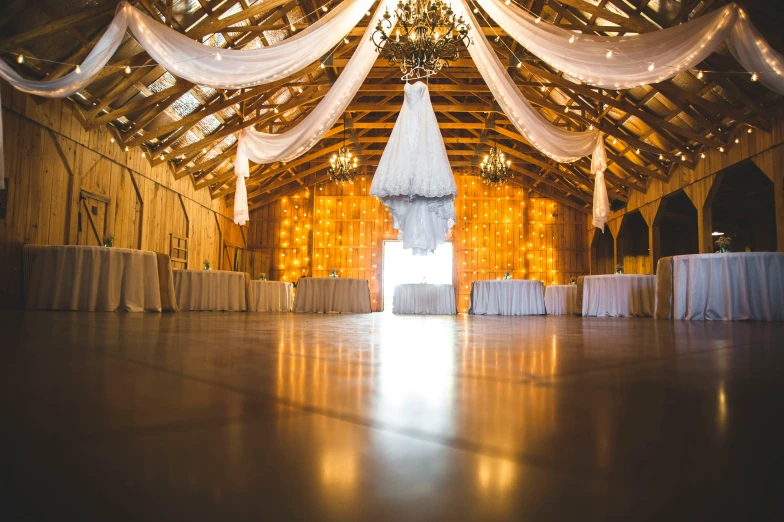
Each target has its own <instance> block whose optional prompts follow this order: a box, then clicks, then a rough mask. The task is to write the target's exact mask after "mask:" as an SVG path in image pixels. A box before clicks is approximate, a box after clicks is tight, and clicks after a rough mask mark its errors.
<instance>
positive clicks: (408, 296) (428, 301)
mask: <svg viewBox="0 0 784 522" xmlns="http://www.w3.org/2000/svg"><path fill="white" fill-rule="evenodd" d="M392 313H393V314H433V315H454V314H456V313H457V306H456V304H455V287H453V286H452V285H431V284H422V283H413V284H404V285H397V286H396V287H395V293H394V294H393V296H392Z"/></svg>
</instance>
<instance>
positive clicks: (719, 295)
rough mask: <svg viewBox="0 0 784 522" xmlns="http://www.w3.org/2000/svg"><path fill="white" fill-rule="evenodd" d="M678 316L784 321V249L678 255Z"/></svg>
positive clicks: (674, 296)
mask: <svg viewBox="0 0 784 522" xmlns="http://www.w3.org/2000/svg"><path fill="white" fill-rule="evenodd" d="M671 264H672V318H673V319H680V320H684V319H685V320H693V321H702V320H709V321H710V320H715V321H739V320H754V321H784V253H776V252H754V253H745V252H741V253H732V254H697V255H688V256H674V257H673V258H672V260H671Z"/></svg>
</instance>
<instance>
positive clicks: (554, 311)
mask: <svg viewBox="0 0 784 522" xmlns="http://www.w3.org/2000/svg"><path fill="white" fill-rule="evenodd" d="M544 307H545V309H546V310H547V315H575V314H579V313H580V310H579V308H578V307H577V285H549V286H547V287H545V289H544Z"/></svg>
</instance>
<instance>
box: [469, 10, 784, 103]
mask: <svg viewBox="0 0 784 522" xmlns="http://www.w3.org/2000/svg"><path fill="white" fill-rule="evenodd" d="M475 1H476V2H477V3H478V4H479V5H480V6H481V7H482V8H483V9H484V10H485V11H486V12H487V14H488V15H490V17H491V18H492V19H493V20H495V21H496V23H497V24H498V25H499V26H500V27H501V28H502V29H503V30H504V31H506V32H507V33H509V35H510V36H511V37H512V38H514V39H515V40H517V42H519V43H520V44H521V45H523V46H524V47H525V48H526V49H527V50H528V51H530V52H532V53H533V54H535V55H536V56H538V57H539V58H541V59H542V60H544V61H545V62H546V63H548V64H550V65H551V66H553V67H555V68H556V69H558V70H559V71H563V73H564V74H566V75H568V76H570V77H571V78H572V79H576V80H578V81H581V82H583V83H586V84H588V85H593V86H596V87H604V88H606V89H628V88H630V87H635V86H638V85H645V84H649V83H658V82H661V81H664V80H668V79H670V78H672V77H674V76H675V75H676V74H678V73H679V72H681V71H684V70H686V69H690V68H692V67H694V66H696V65H697V64H699V63H700V62H701V61H703V60H704V59H705V58H707V57H708V56H709V55H710V54H711V53H712V52H714V51H715V50H716V49H717V48H718V47H719V46H720V45H721V44H722V42H724V41H727V42H728V43H729V47H730V51H731V52H732V54H733V55H734V56H735V58H736V59H737V60H738V62H739V63H740V64H741V65H742V66H743V68H744V69H746V71H748V72H749V73H756V74H757V76H758V77H759V81H760V82H761V83H762V84H763V85H765V86H766V87H768V88H769V89H771V90H773V91H775V92H777V93H778V94H784V76H782V71H783V70H784V57H783V56H782V55H781V54H780V53H778V52H776V50H774V49H773V48H772V47H770V45H768V43H767V42H766V41H765V39H764V38H763V37H762V36H761V35H760V34H759V32H758V31H757V30H756V28H755V27H754V26H753V25H752V24H751V22H750V21H749V19H748V17H747V16H746V14H745V13H744V12H743V10H742V9H740V8H739V7H738V6H737V5H735V4H729V5H726V6H724V7H722V8H721V9H717V10H716V11H713V12H711V13H708V14H706V15H704V16H700V17H698V18H695V19H694V20H691V21H689V22H686V23H683V24H680V25H677V26H675V27H670V28H667V29H662V30H661V31H654V32H651V33H645V34H639V35H631V36H614V37H608V36H594V35H584V34H580V33H576V32H572V31H568V30H566V29H563V28H560V27H558V26H555V25H553V24H549V23H541V21H537V20H540V19H538V18H536V17H534V16H532V15H531V14H529V13H527V12H525V11H524V10H523V9H521V8H520V7H518V6H516V5H514V4H510V5H506V4H505V2H504V0H475Z"/></svg>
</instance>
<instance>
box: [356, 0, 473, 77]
mask: <svg viewBox="0 0 784 522" xmlns="http://www.w3.org/2000/svg"><path fill="white" fill-rule="evenodd" d="M393 17H394V18H396V19H397V27H396V29H395V33H394V35H392V34H390V32H391V30H392V25H393V24H392V21H391V19H392V18H393ZM470 28H471V26H469V25H468V24H466V22H465V21H464V20H463V17H462V16H460V17H457V18H456V17H455V13H454V11H452V6H451V5H450V4H447V3H446V2H443V1H442V0H407V1H406V2H405V3H403V1H402V0H400V1H399V2H398V3H397V7H396V8H395V11H394V14H390V13H389V10H388V9H387V11H386V12H385V13H384V15H383V17H382V18H380V19H379V20H378V24H376V30H375V31H374V32H373V35H372V36H371V37H370V39H371V40H372V41H373V43H374V44H375V46H376V52H378V53H379V54H380V55H381V57H382V58H385V59H386V60H387V61H388V63H389V65H392V66H395V65H399V66H400V70H401V72H402V73H403V77H402V79H403V80H416V79H419V78H427V77H428V76H431V75H433V74H436V73H437V72H438V71H440V70H441V68H442V67H445V66H446V67H448V66H449V62H450V61H455V60H457V59H458V58H459V57H460V51H465V50H467V48H468V46H469V45H470V43H471V38H469V36H468V31H469V29H470Z"/></svg>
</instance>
